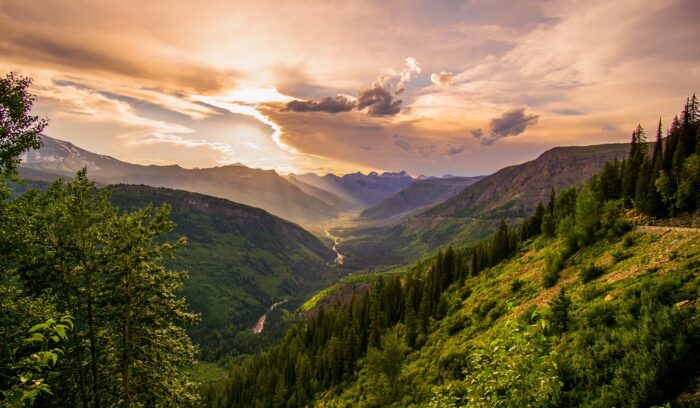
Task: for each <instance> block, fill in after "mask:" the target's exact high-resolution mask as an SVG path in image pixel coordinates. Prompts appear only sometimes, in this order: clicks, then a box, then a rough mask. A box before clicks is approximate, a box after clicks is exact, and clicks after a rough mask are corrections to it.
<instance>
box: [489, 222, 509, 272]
mask: <svg viewBox="0 0 700 408" xmlns="http://www.w3.org/2000/svg"><path fill="white" fill-rule="evenodd" d="M509 241H510V239H509V235H508V225H506V222H505V220H503V219H501V222H500V223H499V224H498V229H497V230H496V233H495V234H494V236H493V239H492V240H491V248H490V251H489V265H495V264H497V263H498V262H499V261H500V260H502V259H505V258H507V257H508V254H509Z"/></svg>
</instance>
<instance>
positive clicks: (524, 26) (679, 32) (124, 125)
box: [0, 0, 700, 175]
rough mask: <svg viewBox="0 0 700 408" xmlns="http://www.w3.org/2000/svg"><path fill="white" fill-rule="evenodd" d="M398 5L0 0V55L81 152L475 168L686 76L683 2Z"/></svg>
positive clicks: (58, 133)
mask: <svg viewBox="0 0 700 408" xmlns="http://www.w3.org/2000/svg"><path fill="white" fill-rule="evenodd" d="M408 3H410V4H407V3H406V2H388V3H377V2H364V1H360V2H345V3H337V2H284V3H280V2H275V1H254V2H237V3H236V4H235V5H233V4H230V2H226V1H217V2H211V3H210V4H208V5H207V7H201V6H199V5H195V4H190V3H187V2H174V3H173V2H165V3H162V2H158V1H156V2H148V4H138V5H136V4H133V5H131V6H130V5H128V4H124V3H123V2H116V1H105V2H91V1H76V2H70V3H66V2H63V1H57V0H51V1H45V2H40V3H39V2H36V3H34V2H26V1H18V0H4V1H0V24H1V25H2V26H3V32H4V33H8V34H7V35H4V36H3V38H2V39H0V69H2V70H3V71H4V72H7V71H10V70H14V71H18V72H20V73H22V74H26V75H31V76H32V77H33V78H34V84H35V89H34V92H35V93H36V94H37V95H38V97H39V100H38V105H37V113H39V114H41V115H44V116H47V117H49V118H50V119H51V126H50V127H49V128H48V129H47V133H48V134H49V135H51V136H54V137H57V138H59V139H64V140H67V141H71V142H73V143H76V144H77V145H79V146H81V147H84V148H87V149H90V150H93V151H97V152H100V153H104V154H109V155H112V156H115V157H117V158H119V159H121V160H125V161H130V162H136V163H156V164H159V163H162V164H172V163H177V164H180V165H182V166H184V167H194V166H198V167H209V166H217V165H224V164H231V163H237V162H240V163H244V164H247V165H250V166H254V167H261V168H266V169H269V168H272V169H278V170H280V171H296V172H306V171H313V172H319V173H325V172H348V171H354V170H360V169H365V170H392V171H398V170H407V171H408V172H410V173H411V174H414V175H419V174H434V175H440V174H444V173H452V174H462V175H476V174H485V173H490V172H493V171H494V170H496V169H498V168H500V167H503V166H504V165H508V164H513V163H519V162H523V161H525V160H529V159H532V158H534V157H535V156H537V155H538V154H539V153H541V152H542V151H544V150H546V149H547V148H549V147H552V146H556V145H588V144H597V143H605V142H623V141H627V140H628V139H629V134H630V132H631V131H632V130H633V129H634V127H635V126H636V124H637V123H638V122H639V121H640V120H641V121H642V124H643V125H645V126H647V127H653V126H655V123H656V122H657V121H658V118H659V117H661V119H662V121H663V122H664V123H666V124H667V123H669V122H670V120H671V119H672V115H673V114H675V112H673V111H670V110H669V107H673V106H675V105H676V104H677V103H678V101H679V100H683V99H684V98H685V97H686V96H688V95H689V94H692V93H693V92H694V91H697V90H698V88H699V86H698V85H700V83H698V81H699V80H698V78H700V54H698V53H697V52H696V51H695V50H688V49H686V48H684V47H682V46H681V45H679V44H683V43H692V40H693V39H697V38H700V28H698V25H697V21H698V15H699V14H700V7H699V6H698V3H697V2H695V1H691V0H661V1H657V2H653V3H649V2H638V1H623V2H612V1H596V2H570V1H559V0H557V1H551V2H549V1H548V2H539V1H533V2H520V1H515V0H500V1H486V0H468V1H446V2H431V1H410V2H408ZM164 10H165V11H164Z"/></svg>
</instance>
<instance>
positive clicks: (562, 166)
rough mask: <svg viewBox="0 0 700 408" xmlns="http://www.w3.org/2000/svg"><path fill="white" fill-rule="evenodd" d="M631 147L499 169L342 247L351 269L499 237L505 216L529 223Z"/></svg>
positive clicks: (572, 150)
mask: <svg viewBox="0 0 700 408" xmlns="http://www.w3.org/2000/svg"><path fill="white" fill-rule="evenodd" d="M629 149H630V148H629V145H628V144H622V143H620V144H609V145H594V146H578V147H558V148H554V149H551V150H548V151H546V152H544V153H543V154H542V155H540V156H539V157H538V158H537V159H535V160H533V161H529V162H527V163H523V164H519V165H515V166H510V167H506V168H504V169H502V170H499V171H497V172H496V173H494V174H492V175H490V176H488V177H486V178H484V179H482V180H480V181H478V182H476V183H474V184H472V185H471V186H468V187H466V188H465V189H464V190H462V191H461V192H460V193H459V194H457V195H456V196H454V197H452V198H450V199H448V200H447V201H445V202H443V203H441V204H438V205H436V206H434V207H432V208H429V209H426V210H425V211H422V212H419V213H417V214H415V215H414V216H412V217H408V218H407V219H405V220H403V221H402V222H401V223H400V224H398V225H394V226H390V227H384V228H381V229H373V230H370V231H362V230H352V229H351V230H349V231H347V232H346V235H347V238H348V239H345V240H344V241H343V244H342V248H343V251H344V253H346V255H347V256H348V266H351V267H358V268H361V267H368V266H372V265H377V264H384V265H394V264H398V263H402V262H408V261H412V260H415V259H416V258H417V257H418V256H420V254H423V253H426V252H431V251H434V250H436V249H438V248H439V247H440V246H444V245H448V244H459V243H464V242H475V241H477V240H479V239H481V238H484V237H486V236H488V235H489V234H491V233H493V232H494V230H495V228H496V225H497V224H498V221H499V220H500V219H502V218H503V219H506V220H508V222H509V223H517V222H521V221H523V220H524V219H525V217H527V216H528V215H529V214H530V213H531V212H532V211H533V210H534V209H535V207H536V206H537V203H539V202H543V201H546V200H547V199H548V196H549V193H550V191H551V190H552V189H555V190H557V191H559V190H561V189H563V188H566V187H568V186H571V185H580V184H582V183H583V182H585V181H586V180H587V179H588V178H589V177H591V176H592V175H593V174H595V173H596V172H598V171H599V170H600V169H601V167H602V166H603V164H604V163H605V162H606V161H612V160H613V159H615V158H618V159H620V160H622V158H624V157H625V156H627V154H628V153H629Z"/></svg>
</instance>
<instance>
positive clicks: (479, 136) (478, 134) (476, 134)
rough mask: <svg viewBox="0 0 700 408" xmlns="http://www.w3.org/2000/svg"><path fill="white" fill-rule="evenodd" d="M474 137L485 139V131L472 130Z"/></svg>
mask: <svg viewBox="0 0 700 408" xmlns="http://www.w3.org/2000/svg"><path fill="white" fill-rule="evenodd" d="M472 136H474V138H475V139H481V138H482V137H484V131H483V130H481V129H475V130H472Z"/></svg>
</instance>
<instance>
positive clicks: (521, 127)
mask: <svg viewBox="0 0 700 408" xmlns="http://www.w3.org/2000/svg"><path fill="white" fill-rule="evenodd" d="M538 120H539V115H528V114H526V113H525V108H518V109H513V110H511V111H508V112H506V113H504V114H503V115H501V117H499V118H493V119H491V137H493V138H502V137H508V136H516V135H519V134H521V133H523V132H524V131H525V128H527V127H528V126H531V125H535V124H537V122H538Z"/></svg>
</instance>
